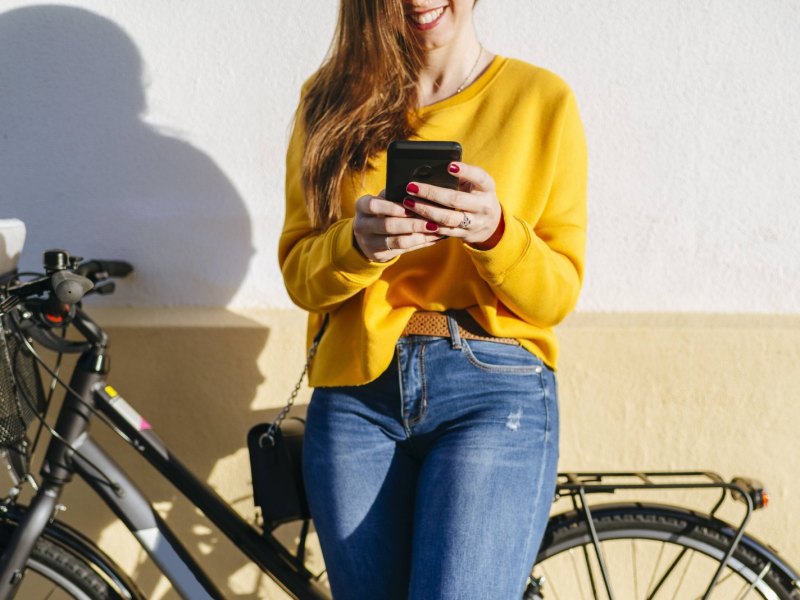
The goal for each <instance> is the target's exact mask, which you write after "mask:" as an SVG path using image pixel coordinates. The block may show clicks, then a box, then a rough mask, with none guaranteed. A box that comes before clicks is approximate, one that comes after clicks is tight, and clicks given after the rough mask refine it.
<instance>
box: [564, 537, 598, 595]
mask: <svg viewBox="0 0 800 600" xmlns="http://www.w3.org/2000/svg"><path fill="white" fill-rule="evenodd" d="M581 549H582V550H583V554H584V557H585V558H586V561H587V562H586V567H587V569H588V571H589V577H590V578H591V576H592V567H591V565H590V564H589V562H588V560H589V557H588V556H587V555H586V547H585V546H582V547H581ZM569 557H570V559H571V560H572V570H573V571H575V581H577V582H578V589H579V591H580V593H581V598H583V597H584V596H585V595H584V593H583V579H582V578H581V576H580V574H579V573H578V563H577V561H576V560H575V553H574V552H573V551H572V550H570V551H569ZM592 587H594V586H592Z"/></svg>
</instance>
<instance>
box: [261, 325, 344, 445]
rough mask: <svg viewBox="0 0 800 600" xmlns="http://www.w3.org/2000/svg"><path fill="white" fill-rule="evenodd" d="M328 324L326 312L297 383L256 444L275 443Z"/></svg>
mask: <svg viewBox="0 0 800 600" xmlns="http://www.w3.org/2000/svg"><path fill="white" fill-rule="evenodd" d="M327 326H328V313H325V316H324V317H323V318H322V325H320V326H319V331H317V334H316V335H315V336H314V340H313V341H312V342H311V347H310V348H309V349H308V354H307V355H306V364H305V366H304V367H303V372H302V373H300V379H298V380H297V383H296V384H295V385H294V389H293V390H292V392H291V394H289V399H288V400H287V401H286V405H285V406H284V407H283V408H282V409H281V412H279V413H278V416H276V417H275V419H274V420H273V421H272V423H270V424H269V429H267V431H266V432H265V433H263V434H261V436H260V437H259V438H258V445H259V446H261V447H262V448H263V447H264V439H265V438H266V439H268V440H269V442H270V445H272V446H274V445H275V433H276V431H277V430H278V428H279V427H280V426H281V422H282V421H283V420H284V419H285V418H286V415H287V414H288V413H289V411H290V410H291V409H292V405H293V404H294V401H295V400H296V399H297V394H299V393H300V388H302V387H303V379H305V377H306V373H308V369H309V368H310V367H311V360H312V359H313V358H314V355H315V354H316V353H317V347H318V346H319V342H320V340H321V339H322V334H323V333H325V328H326V327H327Z"/></svg>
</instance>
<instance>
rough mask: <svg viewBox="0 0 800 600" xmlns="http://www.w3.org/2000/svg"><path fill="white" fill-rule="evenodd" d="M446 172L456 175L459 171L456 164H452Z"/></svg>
mask: <svg viewBox="0 0 800 600" xmlns="http://www.w3.org/2000/svg"><path fill="white" fill-rule="evenodd" d="M447 170H448V171H450V172H451V173H458V172H459V171H460V170H461V169H459V168H458V165H457V164H455V163H452V164H451V165H450V166H449V167H447Z"/></svg>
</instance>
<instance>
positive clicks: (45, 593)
mask: <svg viewBox="0 0 800 600" xmlns="http://www.w3.org/2000/svg"><path fill="white" fill-rule="evenodd" d="M14 510H16V509H14ZM5 517H6V518H9V515H8V514H6V515H5ZM16 526H17V522H15V521H11V520H8V521H5V522H2V523H0V555H2V554H3V553H4V552H5V550H6V547H7V544H8V542H9V538H10V537H11V534H12V533H13V531H14V529H15V528H16ZM49 533H51V532H50V531H49V530H48V531H46V532H45V534H44V535H43V536H42V537H40V538H39V539H38V540H36V544H35V546H34V548H33V552H32V553H31V556H30V557H29V558H28V562H27V565H26V568H25V572H24V574H23V577H22V581H21V582H20V583H19V585H18V586H17V588H16V595H15V597H16V598H20V599H24V600H28V599H29V598H30V599H33V598H47V600H66V599H76V600H122V599H140V598H142V596H141V594H139V592H138V590H136V589H135V588H133V586H132V585H130V584H128V583H127V582H125V578H124V577H123V576H121V575H118V574H116V573H113V572H112V571H110V570H109V566H108V565H109V563H108V561H107V560H105V557H103V556H100V553H99V551H96V550H91V549H90V548H89V547H88V546H85V545H84V543H83V541H82V540H81V539H79V538H78V537H76V534H74V533H71V532H68V531H67V530H66V528H64V527H63V526H59V527H58V528H57V531H56V530H53V532H52V533H53V535H52V536H51V535H49Z"/></svg>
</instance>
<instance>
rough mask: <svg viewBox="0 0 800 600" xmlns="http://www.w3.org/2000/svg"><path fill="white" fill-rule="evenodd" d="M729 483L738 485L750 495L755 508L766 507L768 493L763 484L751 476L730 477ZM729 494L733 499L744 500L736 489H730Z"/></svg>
mask: <svg viewBox="0 0 800 600" xmlns="http://www.w3.org/2000/svg"><path fill="white" fill-rule="evenodd" d="M731 485H735V486H738V487H739V488H741V489H742V490H744V492H745V493H746V494H747V495H748V496H750V499H751V500H752V501H753V508H754V509H755V510H758V509H759V508H766V507H767V505H768V504H769V494H768V493H767V490H766V489H764V484H763V483H761V482H760V481H758V480H757V479H753V478H752V477H734V478H733V479H731ZM731 496H733V499H734V500H741V501H742V502H744V498H743V497H742V494H740V493H739V491H738V490H736V489H731Z"/></svg>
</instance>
